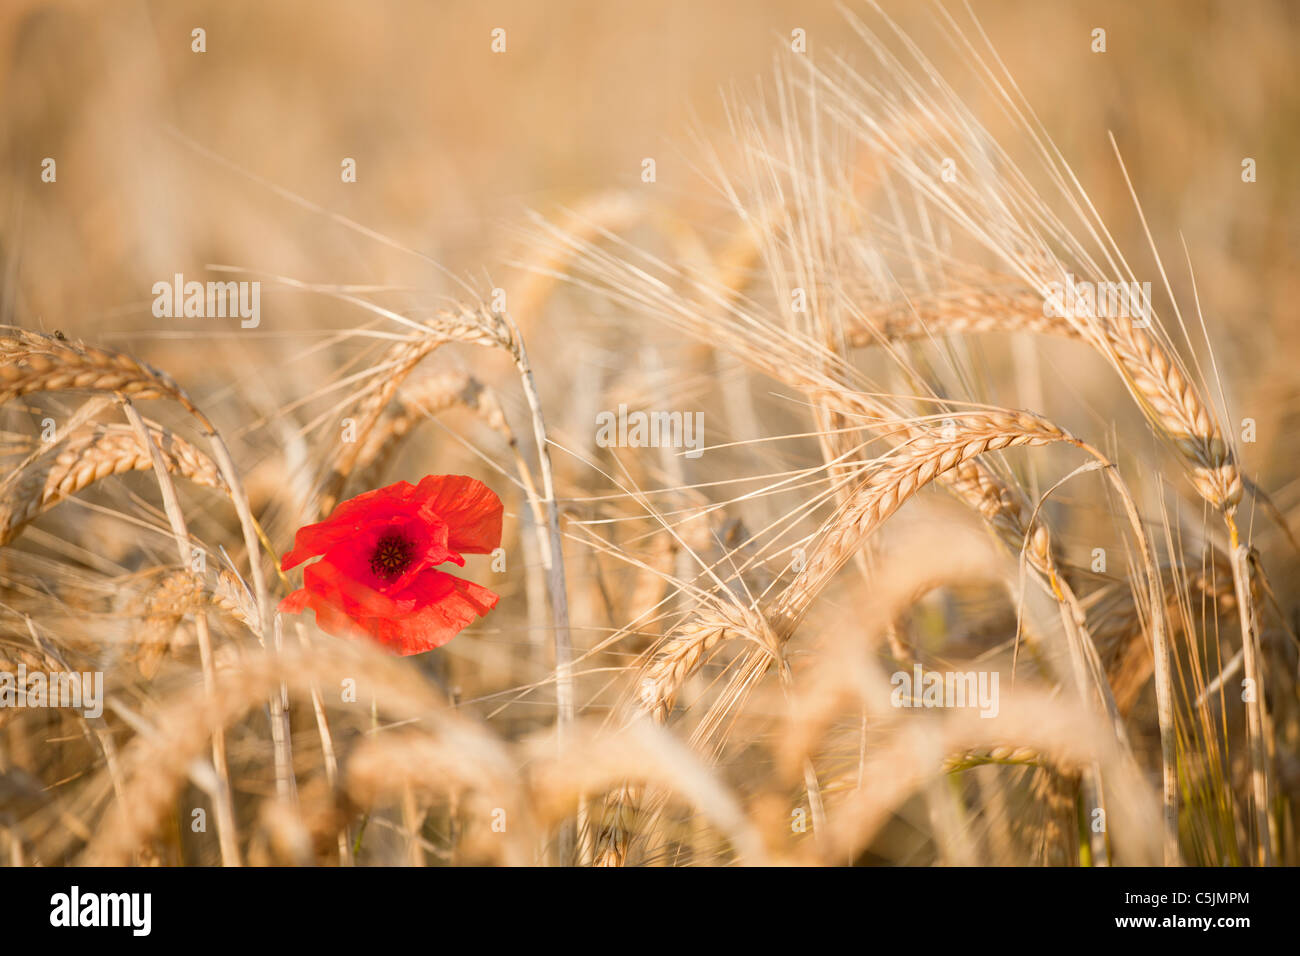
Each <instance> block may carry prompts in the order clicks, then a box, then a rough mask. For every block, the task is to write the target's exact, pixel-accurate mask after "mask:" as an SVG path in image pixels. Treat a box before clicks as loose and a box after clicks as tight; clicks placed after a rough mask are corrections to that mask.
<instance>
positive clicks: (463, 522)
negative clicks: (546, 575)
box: [418, 475, 504, 554]
mask: <svg viewBox="0 0 1300 956" xmlns="http://www.w3.org/2000/svg"><path fill="white" fill-rule="evenodd" d="M418 493H419V495H421V496H423V497H424V499H425V500H424V502H423V505H422V510H427V511H431V512H433V513H434V514H436V515H437V516H438V517H439V518H441V519H442V520H443V521H445V522H446V523H447V527H448V528H449V529H450V536H449V538H448V540H447V546H448V547H450V548H451V549H452V550H453V551H459V552H461V553H462V554H489V553H490V552H491V551H492V549H493V548H496V547H497V546H498V545H500V544H501V517H502V512H503V510H504V509H503V508H502V505H501V499H500V498H498V497H497V495H496V492H494V491H493V490H492V489H491V488H489V487H488V486H487V485H485V484H483V482H481V481H479V480H478V479H476V478H470V477H469V476H468V475H428V476H427V477H425V478H423V479H421V481H420V484H419V486H418Z"/></svg>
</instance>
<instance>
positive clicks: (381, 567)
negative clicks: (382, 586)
mask: <svg viewBox="0 0 1300 956" xmlns="http://www.w3.org/2000/svg"><path fill="white" fill-rule="evenodd" d="M414 556H415V545H414V543H412V541H411V539H410V538H407V537H406V536H405V535H401V534H396V533H394V534H386V535H384V536H383V537H382V538H380V539H379V543H378V544H376V545H375V552H374V554H372V555H371V556H370V570H371V571H372V572H373V573H374V575H375V577H377V578H382V579H383V580H385V581H392V580H393V579H395V578H397V577H400V576H401V574H402V572H403V571H405V570H406V569H407V568H409V567H410V566H411V559H412V558H413V557H414Z"/></svg>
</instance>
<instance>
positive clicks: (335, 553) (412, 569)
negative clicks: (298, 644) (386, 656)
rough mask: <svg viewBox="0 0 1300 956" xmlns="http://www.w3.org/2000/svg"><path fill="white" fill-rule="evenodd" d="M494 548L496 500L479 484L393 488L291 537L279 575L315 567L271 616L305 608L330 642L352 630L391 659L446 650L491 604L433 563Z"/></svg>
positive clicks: (436, 478) (481, 591) (445, 480)
mask: <svg viewBox="0 0 1300 956" xmlns="http://www.w3.org/2000/svg"><path fill="white" fill-rule="evenodd" d="M500 543H501V499H500V498H498V497H497V496H496V494H495V493H493V491H492V489H490V488H488V487H487V485H485V484H483V483H482V482H481V481H476V480H475V479H473V478H468V477H466V476H465V475H428V476H426V477H425V478H423V479H422V480H421V481H420V483H419V484H418V485H412V484H411V483H410V482H407V481H399V482H397V483H396V484H393V485H389V486H387V487H386V488H379V489H376V490H375V491H367V492H366V493H365V494H361V495H357V496H356V497H355V498H350V499H348V500H347V501H344V502H342V503H341V504H339V506H338V507H336V508H335V509H334V511H333V513H332V514H331V515H330V516H329V517H328V518H327V519H326V520H324V521H322V522H320V523H319V524H309V525H307V526H306V527H304V528H299V529H298V534H297V535H296V536H295V537H294V542H293V550H292V551H290V552H289V553H288V554H286V555H285V556H284V558H283V559H282V560H281V561H280V567H281V569H282V570H285V571H287V570H289V569H290V568H292V567H295V566H297V565H299V564H302V562H304V561H306V560H307V559H308V558H310V557H313V556H315V555H318V554H319V555H321V559H320V560H319V561H317V562H316V563H315V564H310V565H308V566H307V567H306V568H305V569H304V571H303V576H302V582H303V586H302V587H301V588H300V589H299V590H297V591H294V592H293V593H292V594H290V595H289V596H288V597H287V598H285V599H284V600H283V601H281V602H280V610H281V611H283V612H284V613H286V614H300V613H301V612H302V611H304V610H305V609H307V608H311V609H312V610H313V611H315V612H316V623H317V624H318V625H319V626H320V628H321V630H323V631H326V632H327V633H329V634H334V635H336V636H347V635H351V634H356V633H357V632H358V631H360V632H363V633H365V634H369V635H370V636H371V637H372V638H374V639H375V640H377V641H379V642H380V643H381V644H384V645H386V646H387V647H389V648H390V649H392V650H393V651H394V652H395V653H397V654H402V655H406V654H419V653H420V652H421V651H427V650H430V649H432V648H435V647H441V646H442V645H443V644H446V643H447V642H448V641H450V640H451V639H452V638H453V637H455V636H456V635H457V634H458V633H459V632H460V631H461V630H462V629H463V628H464V627H465V626H466V625H467V624H470V623H472V622H473V621H474V620H475V619H476V618H479V617H482V616H483V615H485V614H487V612H488V611H490V610H492V608H494V607H496V604H497V600H498V598H497V596H496V595H495V594H493V593H492V592H491V591H489V590H488V589H487V588H485V587H480V586H479V585H477V584H474V583H473V582H472V581H464V580H462V579H460V578H458V577H456V576H454V575H451V574H448V573H447V572H445V571H439V570H437V565H440V564H443V563H445V562H447V561H451V562H453V563H455V564H458V565H461V566H462V567H463V566H464V564H465V559H464V557H462V555H463V554H487V553H489V552H490V551H492V550H493V549H494V548H496V547H497V546H498V545H499V544H500Z"/></svg>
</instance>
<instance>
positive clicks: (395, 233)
mask: <svg viewBox="0 0 1300 956" xmlns="http://www.w3.org/2000/svg"><path fill="white" fill-rule="evenodd" d="M853 6H854V5H853V4H850V5H849V9H852V8H853ZM884 8H885V10H886V12H887V13H888V14H889V15H890V16H891V17H893V18H894V19H896V20H897V22H898V24H899V25H900V26H901V27H902V28H903V29H905V30H906V31H908V32H909V33H910V34H911V35H913V36H914V37H915V38H916V39H917V41H918V42H920V43H921V44H922V45H923V46H924V47H925V48H926V49H927V52H928V53H929V55H930V56H931V57H932V58H934V59H935V61H936V62H937V63H938V64H939V66H940V68H943V67H944V65H945V58H946V59H947V60H948V61H952V60H955V59H956V58H957V56H958V51H956V50H954V49H952V47H951V44H950V43H949V41H947V40H944V39H942V38H940V37H939V35H938V32H937V31H936V29H935V17H936V9H937V8H935V7H933V6H931V5H930V4H927V3H886V4H885V5H884ZM864 10H865V8H864ZM973 10H974V12H975V14H976V16H977V17H978V18H979V21H980V23H981V24H982V25H983V28H984V29H985V30H986V31H987V33H988V36H989V39H990V40H991V41H992V43H993V44H994V45H995V47H996V49H997V50H998V53H999V54H1000V56H1001V57H1002V58H1003V59H1004V61H1005V63H1006V65H1007V67H1008V68H1009V69H1010V71H1011V73H1012V75H1013V76H1015V77H1016V78H1017V80H1018V82H1019V84H1020V86H1021V87H1022V89H1023V90H1024V91H1025V92H1026V94H1027V95H1028V97H1029V100H1030V102H1031V103H1032V104H1033V106H1034V108H1035V110H1036V111H1037V113H1038V115H1039V116H1040V117H1041V118H1042V120H1043V121H1044V123H1045V124H1046V126H1047V128H1048V130H1050V132H1051V134H1052V135H1053V137H1054V138H1055V139H1056V141H1057V142H1058V144H1059V145H1060V146H1061V148H1062V150H1063V152H1064V154H1065V156H1066V157H1068V159H1069V161H1070V162H1071V163H1072V164H1073V165H1074V167H1075V169H1076V170H1077V171H1078V172H1079V174H1080V176H1081V179H1082V181H1083V183H1084V184H1085V186H1086V187H1087V188H1088V189H1089V190H1090V192H1091V193H1092V195H1093V197H1094V199H1095V200H1096V201H1097V203H1098V205H1099V207H1100V208H1101V210H1102V212H1103V214H1104V215H1105V216H1106V218H1107V221H1108V223H1109V224H1110V225H1111V227H1112V228H1113V229H1114V230H1115V232H1116V234H1117V236H1118V237H1119V239H1120V245H1121V247H1123V248H1130V249H1137V248H1141V247H1143V246H1144V245H1145V243H1144V241H1143V238H1142V234H1141V232H1140V228H1139V223H1138V221H1137V219H1136V217H1135V216H1134V215H1133V213H1132V206H1131V203H1130V201H1129V198H1128V196H1127V193H1126V191H1125V188H1124V184H1123V179H1122V177H1121V176H1120V175H1119V170H1118V167H1117V165H1116V163H1115V159H1114V156H1113V154H1112V152H1111V149H1110V146H1109V143H1108V140H1107V136H1106V134H1107V130H1111V131H1113V132H1114V134H1115V136H1116V139H1117V141H1118V143H1119V146H1120V149H1121V150H1122V152H1123V155H1124V158H1125V161H1126V163H1127V164H1128V166H1129V169H1130V172H1131V173H1132V175H1133V179H1134V185H1135V188H1136V189H1137V190H1138V193H1139V196H1140V197H1141V199H1142V201H1143V203H1144V206H1145V210H1146V214H1147V216H1148V218H1149V220H1150V221H1151V222H1152V223H1153V230H1154V232H1155V239H1156V242H1157V244H1158V245H1159V246H1160V248H1161V249H1162V250H1163V252H1164V255H1165V258H1166V261H1167V262H1176V263H1178V264H1179V265H1180V266H1181V265H1182V263H1181V259H1182V255H1181V246H1180V244H1179V236H1180V235H1181V236H1182V237H1185V239H1186V241H1187V244H1188V248H1189V250H1190V254H1191V256H1192V261H1193V264H1194V265H1195V266H1196V268H1197V270H1198V276H1199V277H1200V279H1201V282H1200V289H1199V292H1200V294H1201V297H1202V302H1203V304H1204V307H1205V311H1206V314H1207V316H1208V317H1209V318H1210V320H1211V321H1210V325H1211V327H1213V328H1215V329H1218V330H1221V334H1220V335H1219V336H1218V341H1216V346H1217V347H1218V348H1219V349H1220V350H1221V351H1220V355H1219V358H1220V361H1221V362H1223V363H1224V368H1225V371H1226V373H1227V377H1228V378H1229V379H1230V380H1232V381H1233V382H1234V388H1237V389H1238V390H1243V389H1244V390H1247V393H1246V394H1237V395H1235V396H1234V398H1235V399H1236V400H1237V401H1240V402H1248V403H1249V404H1251V405H1252V406H1253V407H1254V411H1255V417H1256V418H1257V419H1261V418H1262V419H1267V418H1269V417H1270V416H1279V415H1282V414H1283V413H1292V412H1294V411H1295V410H1296V408H1297V404H1296V401H1295V399H1296V396H1295V393H1294V383H1295V376H1294V375H1288V374H1285V373H1286V372H1287V371H1288V370H1289V367H1290V364H1291V361H1292V360H1291V357H1292V356H1294V355H1295V354H1296V351H1297V346H1298V345H1300V343H1298V342H1297V338H1296V337H1297V334H1298V333H1297V323H1296V322H1295V321H1294V315H1295V311H1294V303H1295V302H1296V300H1297V297H1298V294H1300V273H1297V271H1296V270H1294V269H1293V268H1291V265H1292V263H1293V262H1294V260H1295V254H1296V252H1297V250H1300V214H1298V213H1300V209H1298V208H1297V205H1298V204H1300V189H1298V188H1297V181H1296V177H1297V176H1298V175H1300V171H1298V170H1297V165H1296V163H1295V161H1294V155H1295V145H1296V143H1295V140H1296V136H1297V131H1298V130H1300V108H1298V107H1300V87H1297V84H1296V83H1295V82H1294V55H1295V49H1296V37H1297V21H1298V20H1300V7H1298V6H1297V5H1295V4H1293V3H1286V2H1267V0H1249V2H1244V3H1243V2H1230V0H1220V2H1214V0H1194V2H1187V0H1176V2H1175V0H1171V2H1145V3H1142V4H1132V3H1128V2H1123V0H1119V2H1107V0H1077V2H1059V3H1051V4H1045V3H1038V2H1029V0H979V2H976V3H974V4H973ZM954 13H955V14H957V15H958V16H959V17H960V16H961V11H960V9H957V8H954ZM1097 27H1101V28H1103V29H1105V30H1106V33H1107V37H1106V40H1107V50H1106V52H1105V53H1104V54H1097V53H1093V52H1092V51H1091V44H1092V38H1091V31H1092V30H1093V29H1094V28H1097ZM198 28H201V29H203V30H204V31H206V35H205V45H206V52H203V53H196V52H193V50H192V46H193V43H194V41H193V37H192V31H193V30H195V29H198ZM496 28H501V29H503V30H504V31H505V44H506V50H505V52H504V53H494V52H493V51H492V31H493V30H494V29H496ZM794 29H802V30H804V31H806V36H807V44H808V50H809V53H810V54H811V55H812V56H814V57H819V56H827V57H828V56H834V55H839V56H844V57H846V58H848V59H849V60H850V61H852V60H853V59H854V57H855V54H857V53H858V52H859V51H858V47H857V39H856V38H855V37H854V36H853V34H852V32H851V30H850V29H849V28H848V26H847V25H846V23H845V20H844V18H843V16H842V15H841V13H840V12H839V10H838V9H837V7H836V5H835V4H834V3H831V2H806V0H800V2H793V0H789V2H777V0H763V2H755V0H745V2H740V0H710V2H707V3H699V2H693V0H663V2H658V3H655V4H653V5H647V4H633V3H603V2H596V0H590V2H588V0H551V2H547V3H545V4H539V3H530V2H517V3H512V2H500V0H490V2H480V0H464V2H458V0H446V2H438V3H418V2H399V0H383V2H376V3H370V4H367V5H365V8H364V10H363V9H361V8H359V7H358V5H356V4H353V3H345V2H335V0H319V2H318V0H311V2H277V3H273V4H265V3H254V2H240V0H236V2H226V3H202V2H166V3H163V2H155V3H151V2H131V0H123V2H111V3H107V2H106V3H93V2H84V0H68V2H36V0H7V2H6V3H4V4H3V8H2V9H0V97H2V98H3V104H4V106H3V110H2V111H0V184H2V186H0V260H2V267H3V275H4V283H3V288H2V290H0V309H2V311H3V316H2V318H3V321H4V322H6V323H17V324H21V325H27V326H33V327H38V328H44V329H47V330H49V329H54V328H57V329H61V330H63V331H65V332H66V333H68V334H76V335H81V336H86V337H89V338H98V339H101V340H106V339H111V341H107V342H106V344H113V345H115V346H117V347H120V348H126V349H133V350H136V351H137V354H143V356H144V357H145V358H147V359H149V360H151V361H153V362H155V363H156V364H159V365H161V366H163V367H164V368H171V369H173V370H176V368H177V363H181V362H184V361H185V358H186V355H187V353H189V352H190V351H191V350H192V349H193V348H194V347H195V344H196V343H203V344H204V345H205V346H213V347H218V348H223V349H230V348H231V347H232V346H231V344H230V342H229V341H226V342H224V343H223V341H222V337H223V336H225V337H226V338H227V339H228V337H229V336H228V330H222V334H221V335H216V336H210V335H207V334H206V332H207V331H208V330H204V329H199V328H195V327H193V324H191V326H190V327H187V328H183V329H182V328H178V327H177V326H176V325H175V324H174V322H172V320H161V322H160V320H156V319H154V318H153V317H152V315H151V314H150V311H149V306H150V304H151V294H150V292H149V290H150V288H151V286H152V284H153V283H154V282H155V281H158V280H160V279H164V278H167V277H170V276H172V275H173V274H175V273H177V272H181V273H184V274H185V275H186V276H187V278H196V279H200V280H202V279H204V278H211V276H206V275H202V274H201V273H203V271H204V267H205V265H207V264H210V263H216V264H226V265H232V266H238V267H242V268H247V269H254V270H258V271H260V272H263V273H268V274H273V275H283V276H289V277H293V278H295V279H298V280H301V281H307V282H317V283H338V284H367V285H388V286H397V287H402V288H411V289H413V290H417V292H418V294H417V295H416V298H417V299H420V300H421V301H424V302H426V303H427V302H428V301H430V299H431V298H432V297H434V296H436V295H438V294H440V293H443V292H446V291H448V289H447V286H448V284H447V282H446V281H445V278H444V277H443V276H442V275H440V274H439V272H438V269H437V268H435V267H434V266H433V265H432V264H431V263H430V261H429V259H432V260H435V261H436V262H437V263H438V264H440V265H441V266H443V267H445V268H446V269H447V270H450V272H451V273H453V274H455V275H461V276H464V275H472V276H474V277H475V279H476V281H478V282H479V284H483V283H482V282H481V281H480V280H482V279H483V278H484V277H487V276H490V280H491V283H492V284H499V285H502V286H503V287H505V288H507V289H509V288H511V282H512V281H517V280H515V279H512V277H511V275H510V272H509V269H508V267H506V266H505V263H506V262H509V261H512V260H513V259H515V258H519V257H523V258H527V250H523V251H522V252H521V250H520V249H518V248H517V247H516V245H515V244H514V243H513V242H512V239H511V235H512V233H511V229H512V228H513V227H514V226H515V225H517V224H518V223H519V222H520V220H521V219H522V217H523V216H524V214H525V213H526V212H527V211H528V210H538V211H540V212H542V213H543V214H547V215H553V214H555V212H556V210H557V209H559V208H560V207H561V206H564V205H566V204H577V203H580V202H582V201H583V199H584V198H586V197H589V196H591V195H593V194H595V193H599V192H601V191H604V190H607V189H610V188H618V187H626V188H631V189H634V190H640V191H641V192H640V193H639V195H640V196H643V197H644V196H645V194H646V193H647V192H648V191H652V198H651V201H652V202H653V203H656V204H662V206H663V207H664V208H671V209H674V210H675V211H676V212H677V213H678V214H680V215H685V216H693V217H695V219H696V221H697V222H698V221H699V219H700V217H701V216H702V215H706V214H707V212H706V211H707V209H708V208H709V207H710V206H713V207H716V206H717V205H718V197H717V196H716V195H715V194H714V193H713V192H712V191H711V190H710V189H709V187H708V186H707V184H706V183H705V182H704V181H703V180H702V179H701V177H700V176H699V175H698V174H697V172H696V166H695V164H696V163H697V162H698V160H699V153H698V150H697V149H696V148H695V143H694V137H695V134H696V133H700V134H702V135H704V136H705V137H707V138H710V139H713V140H715V141H716V140H718V139H719V138H720V139H722V140H723V141H725V139H726V134H725V128H721V124H722V121H723V111H722V98H721V96H720V95H719V93H720V91H733V90H734V91H736V92H737V93H739V94H740V95H741V96H746V95H748V94H752V93H754V92H756V91H757V88H758V84H759V83H760V81H761V79H762V78H763V77H764V76H766V75H768V74H769V73H770V71H771V68H772V65H773V62H774V59H775V57H776V55H777V54H778V52H779V50H780V49H781V48H783V47H788V44H789V38H790V35H791V31H792V30H794ZM962 92H963V94H964V95H966V96H968V97H969V101H970V102H971V104H972V106H973V107H974V108H975V109H976V111H977V113H978V114H979V115H980V116H981V118H982V119H983V120H984V121H985V122H986V123H987V124H988V125H989V126H990V127H991V128H992V129H993V131H994V133H995V135H996V134H997V132H998V121H999V114H998V113H997V112H996V110H993V109H986V108H985V107H988V106H990V105H991V104H989V103H988V102H987V100H986V99H984V98H983V96H982V94H981V92H980V90H979V89H978V88H977V87H975V86H974V85H970V86H968V87H966V88H964V89H962ZM720 128H721V132H722V135H721V137H719V136H718V133H719V131H720ZM648 156H652V157H655V159H656V162H657V182H656V183H655V184H653V185H651V186H647V185H644V184H642V183H641V182H640V178H639V177H640V170H641V167H640V164H641V160H642V159H643V158H644V157H648ZM1247 156H1249V157H1252V158H1254V159H1255V160H1256V163H1257V168H1258V181H1257V182H1255V183H1253V184H1249V185H1247V184H1244V183H1242V181H1241V175H1240V173H1241V162H1242V159H1243V157H1247ZM46 157H50V158H53V159H54V160H55V161H56V163H57V177H58V178H57V182H56V183H45V182H42V179H41V170H42V165H41V164H42V161H43V160H44V159H45V158H46ZM345 157H350V158H352V159H355V161H356V169H357V175H356V182H355V183H344V182H342V181H341V177H340V169H341V166H340V164H341V163H342V161H343V159H344V158H345ZM295 197H296V198H295ZM331 215H335V216H344V217H348V218H350V219H352V220H355V221H356V222H357V223H360V224H362V225H364V226H365V227H367V228H368V229H371V230H374V231H375V232H376V233H378V234H382V235H383V236H385V237H388V239H390V240H391V241H392V245H389V244H385V243H384V242H381V241H377V240H375V239H371V238H367V237H365V236H363V235H359V234H358V233H357V232H356V231H353V230H349V229H347V228H344V227H342V226H341V225H339V224H338V223H337V222H333V221H331V219H330V216H331ZM395 246H396V247H403V248H405V249H409V250H413V251H415V252H418V253H420V254H421V255H422V256H424V257H428V258H421V257H420V256H417V255H411V254H408V253H406V252H403V251H400V249H399V248H395ZM1173 271H1175V272H1178V273H1179V274H1180V275H1185V273H1186V270H1185V269H1182V268H1179V269H1175V270H1173ZM1176 281H1179V282H1181V281H1182V280H1176ZM1180 288H1181V289H1183V290H1185V289H1186V284H1185V282H1184V283H1183V284H1182V285H1181V286H1180ZM264 294H265V296H266V298H265V300H264V301H263V305H262V311H263V315H264V317H265V318H264V321H263V324H262V326H261V328H260V329H258V330H257V331H256V332H255V333H251V334H245V335H243V336H240V337H239V339H238V341H239V343H240V351H239V355H238V360H239V361H240V362H242V363H244V364H245V365H248V364H249V363H252V365H253V366H258V365H262V363H265V367H273V365H274V364H275V362H276V361H277V360H279V359H280V358H282V354H283V353H282V352H281V351H280V348H279V347H278V346H276V345H275V344H274V343H275V342H276V341H277V339H278V337H282V336H283V335H284V334H285V333H286V332H292V331H293V330H295V329H302V328H304V327H313V326H316V327H319V326H321V325H324V324H328V323H329V322H330V315H331V310H332V309H334V308H335V307H334V306H332V305H330V304H329V303H327V302H322V301H321V300H320V299H319V298H318V297H304V296H303V295H301V294H296V293H293V292H288V291H284V290H279V291H275V292H271V291H269V290H264ZM164 322H165V323H166V324H165V325H164V324H162V323H164ZM253 342H257V346H256V347H255V348H249V347H248V346H250V345H251V344H252V343H253ZM232 360H233V356H232ZM205 365H206V367H207V368H208V369H209V370H213V367H212V366H211V365H207V364H206V363H205ZM250 370H251V369H250ZM211 384H212V385H214V386H216V385H217V384H218V383H215V382H214V383H211ZM187 385H188V386H189V387H190V388H191V389H192V390H193V391H194V392H195V393H196V394H197V395H198V396H200V397H201V396H202V395H203V393H204V384H203V383H202V382H199V381H195V380H193V379H190V380H188V381H187ZM1252 387H1253V388H1255V389H1262V390H1263V391H1262V392H1258V393H1251V392H1249V389H1251V388H1252ZM1291 424H1293V423H1292V422H1290V421H1283V420H1281V419H1276V420H1275V421H1274V422H1273V423H1272V425H1269V426H1264V425H1261V429H1262V431H1264V432H1268V431H1269V430H1270V429H1273V433H1274V434H1276V433H1278V431H1281V430H1287V429H1289V427H1290V426H1291ZM1274 426H1276V428H1274ZM1247 455H1248V456H1249V449H1247Z"/></svg>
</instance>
